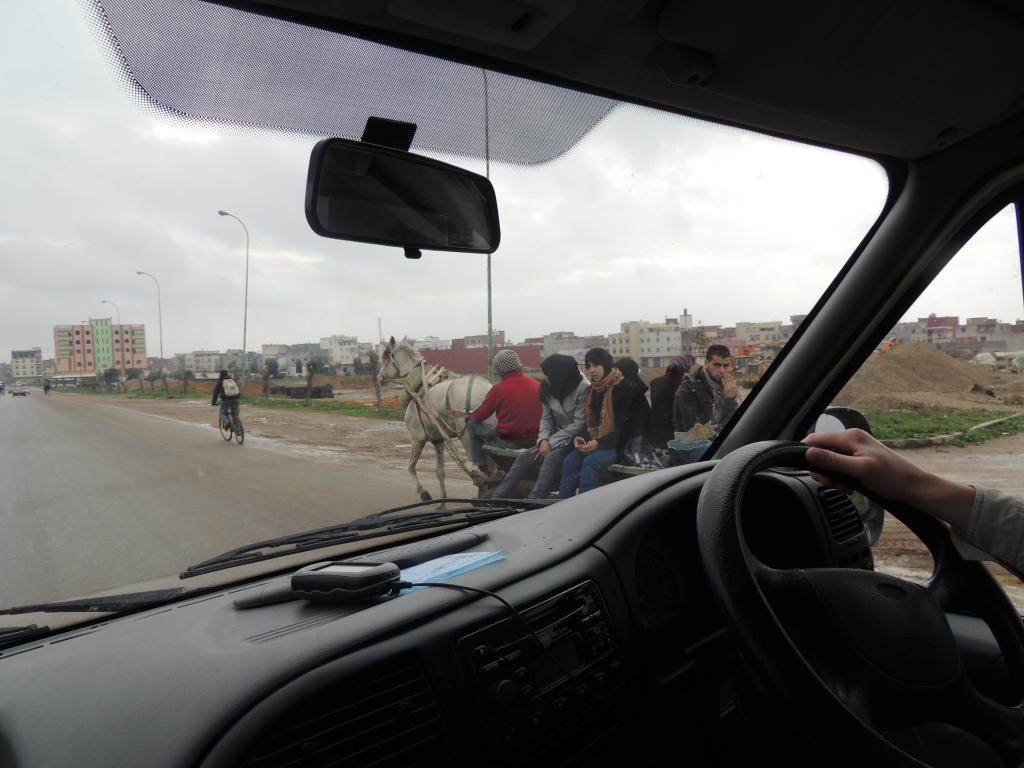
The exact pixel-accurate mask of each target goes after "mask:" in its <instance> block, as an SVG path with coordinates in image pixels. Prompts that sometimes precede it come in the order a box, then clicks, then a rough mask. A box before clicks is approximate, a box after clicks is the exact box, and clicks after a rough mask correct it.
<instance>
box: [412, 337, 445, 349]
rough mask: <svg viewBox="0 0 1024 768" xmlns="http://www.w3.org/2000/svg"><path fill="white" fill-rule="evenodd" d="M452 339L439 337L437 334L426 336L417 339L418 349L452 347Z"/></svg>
mask: <svg viewBox="0 0 1024 768" xmlns="http://www.w3.org/2000/svg"><path fill="white" fill-rule="evenodd" d="M451 348H452V340H451V339H439V338H438V337H437V336H424V337H423V338H422V339H419V340H417V341H416V349H451Z"/></svg>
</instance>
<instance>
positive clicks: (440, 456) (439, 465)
mask: <svg viewBox="0 0 1024 768" xmlns="http://www.w3.org/2000/svg"><path fill="white" fill-rule="evenodd" d="M434 469H435V472H436V473H437V482H438V485H440V486H441V498H442V499H447V498H448V491H447V489H446V488H445V487H444V443H434ZM444 508H445V506H444V504H442V505H441V506H439V507H438V509H444Z"/></svg>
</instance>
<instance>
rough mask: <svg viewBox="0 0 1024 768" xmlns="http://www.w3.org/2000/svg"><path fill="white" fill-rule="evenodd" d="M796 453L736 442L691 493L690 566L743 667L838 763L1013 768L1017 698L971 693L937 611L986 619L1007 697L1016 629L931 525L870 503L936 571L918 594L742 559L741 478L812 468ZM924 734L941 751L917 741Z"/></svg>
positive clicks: (910, 587) (914, 514) (1014, 671)
mask: <svg viewBox="0 0 1024 768" xmlns="http://www.w3.org/2000/svg"><path fill="white" fill-rule="evenodd" d="M807 448H808V446H806V445H804V444H802V443H790V442H777V441H767V442H761V443H754V444H751V445H747V446H744V447H742V448H739V449H737V450H736V451H734V452H732V453H731V454H729V455H728V456H727V457H725V458H724V459H722V460H721V461H720V462H719V463H718V464H717V465H716V466H715V468H714V470H713V471H712V472H711V474H710V475H709V476H708V479H707V481H706V482H705V483H704V488H703V490H702V491H701V494H700V500H699V502H698V506H697V540H698V544H699V548H700V554H701V558H702V560H703V563H704V568H705V571H706V572H707V577H708V581H709V584H710V587H711V591H712V593H713V595H714V598H715V600H716V602H717V604H718V606H719V608H720V609H721V611H722V613H723V615H724V618H725V620H726V622H727V623H728V625H729V626H730V628H731V630H732V633H733V636H734V637H735V639H736V642H737V643H738V645H739V647H740V650H741V652H742V654H743V658H744V661H745V664H746V668H747V669H748V671H749V672H751V673H752V674H753V675H754V677H755V678H756V679H758V680H759V681H760V682H761V683H762V684H764V685H766V686H767V689H768V690H769V691H770V692H771V693H773V694H774V695H775V696H777V697H778V698H779V699H780V700H781V704H782V706H783V707H785V708H786V711H787V712H788V714H790V715H792V716H794V717H795V718H796V719H797V720H796V722H797V724H798V726H800V725H802V726H803V727H804V729H805V730H806V731H807V732H808V733H810V734H813V735H815V736H817V737H818V738H819V740H820V742H821V743H823V744H826V745H829V747H830V750H831V751H832V754H834V755H839V756H845V757H846V758H848V759H849V761H850V762H851V764H855V765H893V766H918V767H920V766H928V765H933V766H934V765H946V764H949V765H974V766H982V765H1006V766H1011V765H1012V766H1020V765H1022V764H1024V704H1022V703H1020V702H1018V703H1017V704H1016V705H1013V706H1010V705H1006V704H1003V703H1000V702H997V701H994V700H993V699H991V698H989V697H987V696H985V695H984V694H982V693H981V692H980V691H978V690H977V688H975V686H974V685H973V684H972V683H971V680H970V679H969V678H968V676H967V673H966V671H965V667H964V663H963V661H962V659H961V657H960V653H959V650H958V648H957V645H956V640H955V639H954V637H953V633H952V630H951V629H950V626H949V624H948V622H947V620H946V616H945V611H950V612H962V613H969V614H973V615H976V616H979V617H980V618H982V619H983V620H984V621H985V622H986V623H987V624H988V626H989V627H990V628H991V630H992V633H993V634H994V635H995V637H996V640H997V641H998V643H999V646H1000V649H1001V650H1002V652H1003V656H1004V658H1005V660H1006V663H1007V666H1008V669H1009V673H1010V676H1011V678H1012V679H1011V683H1012V684H1013V688H1014V690H1017V691H1024V625H1022V624H1021V620H1020V618H1019V617H1018V616H1017V613H1016V611H1015V609H1014V607H1013V605H1012V604H1011V603H1010V601H1009V599H1008V598H1007V597H1006V594H1005V593H1004V592H1003V590H1002V588H1001V587H1000V586H999V585H998V583H997V582H996V580H995V579H994V578H993V577H992V576H991V575H990V574H989V573H988V571H987V570H986V569H985V567H984V566H983V565H982V564H981V563H979V562H974V561H968V560H964V559H963V558H962V557H961V556H960V554H959V553H958V552H957V551H956V549H955V547H954V546H953V542H952V539H951V537H950V533H949V529H948V528H947V527H946V526H945V525H944V524H942V523H940V522H939V521H937V520H935V519H934V518H932V517H930V516H928V515H926V514H924V513H922V512H919V511H917V510H914V509H910V508H908V507H905V506H901V505H899V504H896V503H893V502H891V501H886V500H884V499H879V498H877V497H876V498H875V500H876V501H878V502H879V503H880V504H882V505H883V506H884V507H885V508H886V509H887V510H888V511H889V512H890V513H892V514H893V515H895V516H896V517H897V518H898V519H899V520H901V521H902V522H903V523H904V524H905V525H906V526H907V527H908V528H910V529H911V531H913V532H914V534H915V535H917V536H918V538H920V539H921V540H922V542H924V544H925V545H926V546H927V547H928V549H929V550H930V551H931V553H932V557H933V558H934V560H935V566H936V567H935V573H934V574H933V576H932V578H931V579H930V580H929V581H928V582H927V584H925V585H923V586H921V585H917V584H913V583H910V582H908V581H904V580H902V579H898V578H895V577H893V576H888V575H885V574H881V573H876V572H874V571H865V570H856V569H848V568H815V569H810V568H808V569H787V570H778V569H775V568H771V567H769V566H767V565H765V564H764V563H762V562H760V561H759V560H757V559H756V558H755V557H754V555H753V554H752V553H751V551H750V549H749V548H748V546H747V544H746V542H745V540H744V537H743V526H742V520H741V513H740V510H741V508H742V501H743V494H744V492H745V490H746V488H747V486H748V484H749V483H750V480H751V478H753V476H754V475H755V474H756V473H757V472H760V471H762V470H765V469H770V468H772V467H795V468H800V469H811V467H810V466H809V465H808V464H807V461H806V459H805V454H806V451H807ZM853 485H855V484H853ZM764 512H765V513H768V510H764ZM748 514H749V512H748ZM936 723H941V724H945V725H943V726H935V725H934V724H936ZM949 726H953V728H949ZM911 729H916V731H915V730H911ZM923 733H924V734H925V735H930V736H931V737H932V738H935V739H938V740H939V741H938V743H939V744H940V746H938V747H936V746H935V744H936V742H935V741H933V742H932V743H931V744H930V745H928V746H924V745H923V743H922V741H921V740H920V739H921V737H922V734H923ZM950 734H954V738H953V740H952V741H947V742H946V743H943V740H944V739H948V737H949V736H950ZM997 756H998V757H997Z"/></svg>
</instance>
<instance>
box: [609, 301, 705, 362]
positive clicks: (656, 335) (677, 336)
mask: <svg viewBox="0 0 1024 768" xmlns="http://www.w3.org/2000/svg"><path fill="white" fill-rule="evenodd" d="M681 317H683V316H681ZM685 317H687V318H689V315H688V314H686V315H685ZM687 322H692V319H688V320H687ZM683 333H684V330H683V329H682V328H681V327H680V321H679V319H678V318H675V317H668V318H665V322H663V323H651V322H648V321H646V320H630V321H628V322H625V323H622V324H620V326H619V333H612V334H609V336H608V350H609V351H610V352H611V353H612V357H631V358H633V359H634V360H636V361H637V363H639V364H640V367H642V368H665V367H666V366H667V365H668V364H669V362H671V360H672V358H673V357H676V356H677V355H681V354H683Z"/></svg>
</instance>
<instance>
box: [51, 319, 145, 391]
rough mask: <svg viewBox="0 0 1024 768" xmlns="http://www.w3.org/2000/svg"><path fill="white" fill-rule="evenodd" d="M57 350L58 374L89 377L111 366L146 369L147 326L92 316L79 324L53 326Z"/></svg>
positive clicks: (55, 350)
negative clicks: (120, 322)
mask: <svg viewBox="0 0 1024 768" xmlns="http://www.w3.org/2000/svg"><path fill="white" fill-rule="evenodd" d="M53 349H54V358H55V363H56V375H57V376H58V377H77V376H89V375H95V374H97V373H102V372H103V371H106V370H109V369H110V368H116V369H118V370H122V369H123V370H126V371H127V370H128V369H130V368H138V369H140V370H145V368H146V366H147V364H148V359H147V357H146V326H145V325H144V324H142V323H123V324H117V323H114V322H111V319H110V318H109V317H106V318H90V319H89V320H88V321H85V322H82V323H78V324H75V325H55V326H54V327H53Z"/></svg>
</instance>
